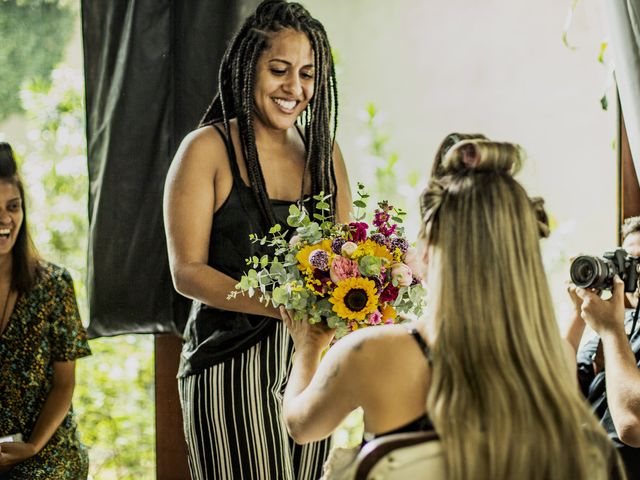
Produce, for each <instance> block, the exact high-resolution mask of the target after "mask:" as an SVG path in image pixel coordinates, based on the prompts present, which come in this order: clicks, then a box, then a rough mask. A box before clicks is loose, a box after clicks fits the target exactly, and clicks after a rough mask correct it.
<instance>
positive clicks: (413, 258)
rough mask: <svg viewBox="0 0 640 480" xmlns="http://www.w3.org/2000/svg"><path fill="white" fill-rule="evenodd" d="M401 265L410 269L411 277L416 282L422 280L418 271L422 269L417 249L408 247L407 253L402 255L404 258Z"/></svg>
mask: <svg viewBox="0 0 640 480" xmlns="http://www.w3.org/2000/svg"><path fill="white" fill-rule="evenodd" d="M402 261H403V263H404V264H405V265H407V267H409V268H410V269H411V272H412V273H413V276H414V277H416V278H417V279H418V280H422V275H421V274H420V271H421V269H422V261H421V259H420V255H419V252H418V249H416V248H414V247H409V248H408V249H407V252H406V253H405V254H404V258H403V259H402Z"/></svg>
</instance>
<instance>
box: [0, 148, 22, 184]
mask: <svg viewBox="0 0 640 480" xmlns="http://www.w3.org/2000/svg"><path fill="white" fill-rule="evenodd" d="M17 172H18V167H17V165H16V160H15V158H14V156H13V150H12V149H11V145H9V144H8V143H7V142H0V177H5V178H6V177H13V176H14V175H15V174H16V173H17Z"/></svg>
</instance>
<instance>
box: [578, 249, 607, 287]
mask: <svg viewBox="0 0 640 480" xmlns="http://www.w3.org/2000/svg"><path fill="white" fill-rule="evenodd" d="M570 273H571V281H572V282H573V283H574V284H575V285H576V286H577V287H582V288H606V287H607V286H608V285H609V284H610V283H611V281H612V279H613V275H609V273H610V272H609V268H608V267H607V264H606V263H605V260H602V259H600V258H598V257H591V256H589V255H581V256H579V257H577V258H576V259H575V260H574V261H573V262H572V263H571V271H570Z"/></svg>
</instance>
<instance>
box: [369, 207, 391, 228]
mask: <svg viewBox="0 0 640 480" xmlns="http://www.w3.org/2000/svg"><path fill="white" fill-rule="evenodd" d="M390 218H391V215H389V214H388V213H387V212H385V211H383V210H376V213H375V215H374V218H373V224H374V225H375V226H376V227H378V228H379V227H381V226H382V225H384V224H386V223H387V222H388V221H389V219H390Z"/></svg>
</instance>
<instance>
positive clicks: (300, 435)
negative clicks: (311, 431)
mask: <svg viewBox="0 0 640 480" xmlns="http://www.w3.org/2000/svg"><path fill="white" fill-rule="evenodd" d="M287 431H288V432H289V436H290V437H291V438H292V439H293V441H294V442H296V443H297V444H298V445H306V444H307V443H311V442H313V441H314V440H317V439H314V438H311V437H310V436H309V435H306V434H305V432H304V430H303V429H300V428H296V427H295V426H294V425H292V424H291V423H290V422H287Z"/></svg>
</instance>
